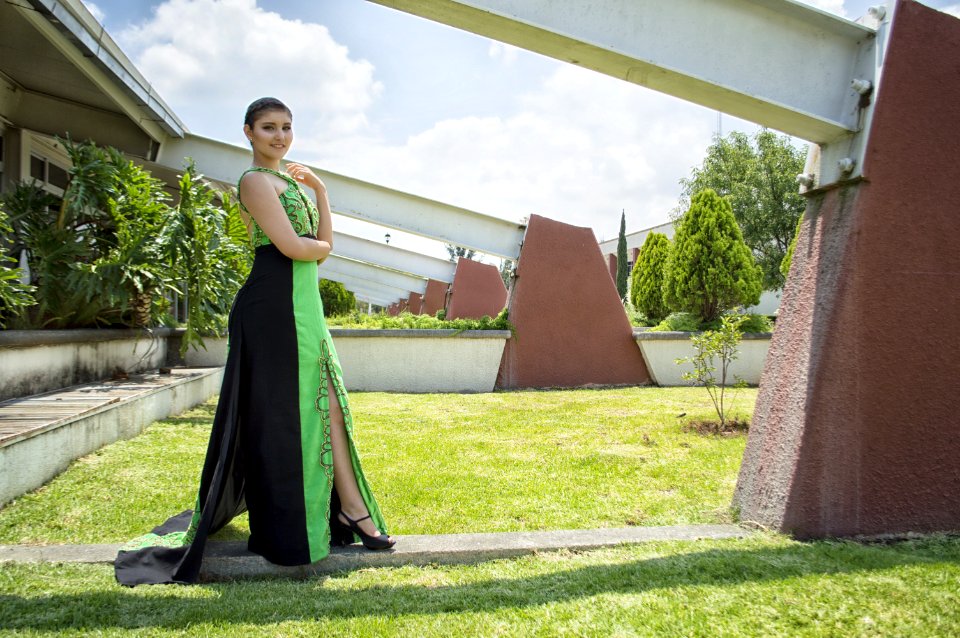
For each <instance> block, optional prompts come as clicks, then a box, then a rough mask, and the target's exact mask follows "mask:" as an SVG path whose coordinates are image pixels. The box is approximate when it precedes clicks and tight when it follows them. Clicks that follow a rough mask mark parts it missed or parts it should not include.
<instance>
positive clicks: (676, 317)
mask: <svg viewBox="0 0 960 638" xmlns="http://www.w3.org/2000/svg"><path fill="white" fill-rule="evenodd" d="M718 325H719V322H716V321H714V322H710V323H707V324H704V322H702V321H700V317H698V316H697V315H695V314H693V313H692V312H675V313H673V314H671V315H668V316H667V318H666V319H664V320H663V321H661V322H660V323H658V324H657V325H655V326H654V327H653V328H650V331H651V332H697V331H698V330H707V329H709V328H714V327H717V326H718Z"/></svg>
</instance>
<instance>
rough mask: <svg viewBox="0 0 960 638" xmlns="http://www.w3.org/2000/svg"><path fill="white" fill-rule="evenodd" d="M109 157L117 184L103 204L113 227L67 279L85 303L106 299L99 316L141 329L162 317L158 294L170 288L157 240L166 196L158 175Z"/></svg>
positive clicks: (165, 217)
mask: <svg viewBox="0 0 960 638" xmlns="http://www.w3.org/2000/svg"><path fill="white" fill-rule="evenodd" d="M111 159H112V161H113V162H114V169H115V175H116V184H115V186H114V188H113V189H112V193H111V195H112V196H111V197H110V198H109V199H108V201H107V207H108V212H109V217H110V226H111V227H112V231H113V232H112V233H111V235H110V237H109V238H108V239H107V240H106V242H105V244H106V250H105V251H104V252H103V253H102V254H101V255H100V256H98V257H97V258H96V259H94V260H93V261H91V262H89V263H79V264H76V265H75V266H74V269H73V271H72V272H71V273H70V275H69V282H70V286H71V288H74V289H76V290H78V291H80V292H81V293H82V294H83V295H84V298H85V301H86V302H87V303H91V302H93V301H94V300H95V299H101V300H104V301H106V303H107V305H108V306H109V308H110V311H109V315H108V316H104V317H101V320H108V319H109V320H110V322H111V323H121V324H124V325H132V326H135V327H138V328H144V327H147V326H150V325H155V324H156V323H158V322H159V321H160V320H161V317H162V315H163V311H164V309H165V307H166V300H165V299H164V298H163V296H162V293H164V292H166V291H168V290H171V289H172V288H173V286H172V281H173V280H172V278H171V277H170V273H169V269H168V268H167V267H166V266H165V265H164V264H163V263H162V248H161V245H160V238H161V235H162V231H163V227H164V225H165V224H166V222H167V220H168V218H169V216H170V208H169V206H168V205H167V203H166V202H167V201H168V200H169V199H170V198H169V196H168V195H167V194H166V193H165V192H164V191H163V184H162V182H160V180H157V179H155V178H153V177H152V176H151V175H150V174H149V173H147V172H146V171H145V170H143V169H142V168H140V167H139V166H137V165H136V164H134V163H133V162H130V161H127V160H124V159H122V158H115V157H114V158H111Z"/></svg>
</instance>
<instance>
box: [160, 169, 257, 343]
mask: <svg viewBox="0 0 960 638" xmlns="http://www.w3.org/2000/svg"><path fill="white" fill-rule="evenodd" d="M179 186H180V201H179V203H178V204H177V207H176V208H175V209H173V210H172V211H170V213H169V214H168V216H169V219H168V221H167V223H166V224H165V226H164V230H163V233H161V236H160V242H161V246H162V247H161V253H162V254H163V257H164V260H165V262H166V264H167V265H168V267H169V276H171V277H172V278H173V281H175V282H185V288H186V291H185V292H186V295H187V298H188V299H189V300H190V308H189V312H188V314H187V325H186V330H185V332H184V334H183V340H182V341H181V345H180V350H181V353H183V352H186V350H187V348H188V347H189V346H190V345H193V346H194V347H197V346H200V347H204V346H203V336H202V335H205V334H224V333H225V332H226V327H227V317H228V315H229V312H230V306H231V304H232V303H233V298H234V296H235V295H236V293H237V291H238V290H239V289H240V286H241V285H242V284H243V280H244V278H245V277H246V275H247V272H248V270H249V263H250V262H249V254H250V251H249V249H248V248H247V247H246V246H243V245H238V244H237V243H236V242H234V241H232V240H231V239H230V236H229V234H228V231H227V228H228V226H229V219H230V215H229V212H228V211H227V210H224V209H223V208H220V207H218V206H216V205H214V203H213V198H214V195H215V194H214V192H213V190H212V189H211V188H210V187H209V186H207V185H206V183H205V181H204V179H203V175H200V174H199V173H197V171H196V167H195V166H194V164H193V161H192V160H190V161H188V165H187V168H186V170H184V172H183V175H181V176H180V184H179Z"/></svg>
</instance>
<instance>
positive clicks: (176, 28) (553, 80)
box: [83, 0, 960, 263]
mask: <svg viewBox="0 0 960 638" xmlns="http://www.w3.org/2000/svg"><path fill="white" fill-rule="evenodd" d="M83 1H84V4H85V5H86V6H87V7H88V8H89V9H90V11H91V12H92V13H93V14H94V16H95V17H97V19H98V20H100V22H101V23H102V24H103V25H104V26H105V27H106V29H107V31H108V32H109V33H110V34H111V36H112V37H113V38H114V39H115V40H116V41H117V43H118V44H119V45H120V46H121V48H123V50H124V52H125V53H126V54H127V55H128V56H129V57H130V58H131V60H132V61H133V62H134V64H135V65H136V66H137V67H138V68H139V69H140V71H141V72H142V73H143V74H144V75H145V76H146V78H147V80H148V81H149V82H150V83H151V84H152V85H153V86H154V88H155V89H156V90H157V91H158V92H159V94H160V95H161V96H162V97H163V99H164V100H165V101H166V102H167V104H169V105H170V107H171V108H172V109H173V111H174V112H175V113H176V114H177V115H178V116H179V117H180V119H181V120H182V121H183V122H184V123H185V124H186V126H187V128H188V129H189V130H190V131H191V132H193V133H196V134H199V135H203V136H206V137H211V138H214V139H219V140H223V141H226V142H231V143H234V144H237V145H241V146H243V145H245V139H244V137H243V132H242V120H243V113H244V111H245V109H246V106H247V104H249V103H250V102H252V101H253V100H254V99H256V98H258V97H262V96H265V95H272V96H275V97H278V98H280V99H281V100H283V101H284V102H285V103H286V104H288V105H289V106H290V107H291V109H292V110H293V113H294V131H295V136H296V137H295V141H294V146H293V148H292V150H291V153H290V155H289V157H288V158H289V159H296V160H298V161H304V162H308V163H311V164H313V165H316V166H318V167H321V168H323V169H326V170H329V171H332V172H334V173H340V174H344V175H349V176H351V177H355V178H359V179H363V180H367V181H370V182H374V183H378V184H382V185H384V186H388V187H391V188H396V189H398V190H401V191H405V192H410V193H415V194H417V195H422V196H424V197H428V198H431V199H436V200H439V201H442V202H446V203H449V204H454V205H457V206H462V207H465V208H469V209H472V210H476V211H479V212H482V213H485V214H488V215H494V216H497V217H502V218H505V219H510V220H521V219H522V218H524V217H527V216H529V215H531V214H539V215H543V216H546V217H550V218H553V219H556V220H559V221H563V222H566V223H569V224H574V225H577V226H589V227H591V228H593V230H594V234H595V235H596V236H597V239H598V240H600V241H603V240H605V239H611V238H613V237H616V235H617V232H618V229H619V224H620V214H621V211H624V212H625V215H626V219H627V231H628V232H633V231H637V230H641V229H645V228H648V227H650V226H655V225H658V224H661V223H663V222H665V221H667V220H668V219H669V215H670V211H671V210H672V209H673V208H674V207H676V205H677V202H678V199H679V196H680V188H681V187H680V183H679V181H680V179H681V178H683V177H687V176H689V174H690V171H691V170H692V169H693V168H694V167H696V166H699V165H700V163H701V162H702V161H703V158H704V155H705V153H706V149H707V147H708V146H709V144H710V141H711V138H712V136H714V135H715V134H716V133H717V132H718V130H719V131H720V132H722V134H724V135H726V134H728V133H729V132H731V131H733V130H740V131H744V132H746V133H748V134H752V133H753V132H755V131H756V130H757V127H756V125H754V124H751V123H749V122H745V121H742V120H739V119H736V118H734V117H732V116H728V115H723V116H719V115H718V113H717V112H716V111H712V110H709V109H706V108H703V107H700V106H697V105H694V104H691V103H688V102H685V101H682V100H679V99H677V98H673V97H670V96H666V95H663V94H660V93H656V92H654V91H651V90H649V89H645V88H643V87H640V86H637V85H633V84H630V83H627V82H624V81H621V80H618V79H615V78H611V77H608V76H605V75H601V74H599V73H595V72H593V71H589V70H586V69H583V68H580V67H576V66H574V65H570V64H566V63H563V62H558V61H555V60H552V59H550V58H546V57H543V56H541V55H539V54H535V53H530V52H528V51H525V50H522V49H517V48H515V47H512V46H509V45H505V44H501V43H498V42H495V41H492V40H489V39H487V38H484V37H480V36H476V35H473V34H470V33H467V32H463V31H459V30H456V29H453V28H451V27H447V26H445V25H441V24H437V23H434V22H430V21H428V20H424V19H421V18H418V17H415V16H411V15H408V14H405V13H402V12H398V11H395V10H392V9H389V8H386V7H382V6H380V5H376V4H373V3H371V2H366V1H365V0H321V1H319V2H318V1H316V0H163V1H156V0H153V1H139V0H92V1H91V0H83ZM805 4H809V5H812V6H815V7H817V8H819V9H822V10H824V11H828V12H831V13H834V14H837V15H840V16H842V17H845V18H848V19H856V18H857V17H859V16H862V15H863V14H865V13H866V11H867V8H868V7H869V6H870V5H872V4H876V0H874V1H873V2H871V1H869V0H809V1H808V2H805ZM925 4H928V5H929V6H932V7H934V8H937V9H940V10H944V11H947V12H949V13H952V14H953V15H956V16H958V17H960V2H957V1H956V0H927V1H926V2H925ZM794 142H795V143H796V144H798V145H803V143H802V142H801V141H799V140H795V141H794ZM334 223H335V227H337V228H338V229H339V230H344V231H346V232H349V233H352V234H357V235H361V236H364V237H367V238H370V239H375V240H382V239H383V234H384V229H383V228H382V227H376V226H372V225H370V224H365V223H363V222H359V221H353V220H344V219H343V218H340V217H338V218H337V219H335V220H334ZM391 235H392V237H391V244H393V245H400V246H402V247H405V248H410V249H413V250H418V251H420V252H425V253H428V254H434V255H436V256H444V257H445V256H446V253H445V251H444V250H443V247H442V246H440V245H437V244H435V243H432V242H425V241H424V240H420V239H418V238H414V237H412V236H408V235H406V234H404V233H398V232H395V231H391ZM486 261H488V262H491V263H496V262H497V260H495V259H487V260H486Z"/></svg>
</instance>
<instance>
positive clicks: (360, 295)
mask: <svg viewBox="0 0 960 638" xmlns="http://www.w3.org/2000/svg"><path fill="white" fill-rule="evenodd" d="M344 287H346V284H344ZM347 290H349V291H350V292H352V293H353V296H354V297H356V298H357V299H358V300H359V301H367V302H370V303H372V304H374V305H377V306H384V307H386V306H389V305H390V304H392V303H393V302H394V301H397V300H396V299H387V298H385V297H382V296H380V295H379V294H377V293H376V292H370V291H367V290H364V289H362V288H357V287H350V288H347Z"/></svg>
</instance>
